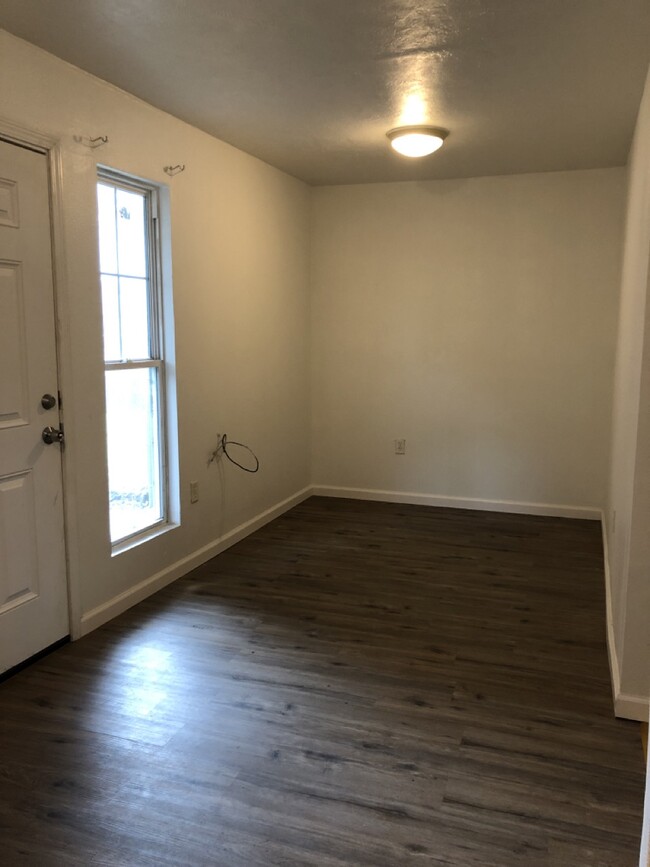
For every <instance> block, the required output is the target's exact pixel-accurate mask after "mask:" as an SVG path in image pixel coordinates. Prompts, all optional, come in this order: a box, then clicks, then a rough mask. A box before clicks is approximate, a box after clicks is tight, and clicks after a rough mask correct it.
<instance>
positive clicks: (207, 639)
mask: <svg viewBox="0 0 650 867" xmlns="http://www.w3.org/2000/svg"><path fill="white" fill-rule="evenodd" d="M604 639H605V621H604V592H603V575H602V551H601V542H600V529H599V526H598V524H597V523H593V522H586V521H571V520H563V519H554V518H553V519H551V518H537V517H528V516H517V515H500V514H494V513H485V512H469V511H460V510H445V509H431V508H425V507H415V506H400V505H391V504H384V503H358V502H353V501H344V500H328V499H319V498H312V499H311V500H308V501H307V502H305V503H303V504H302V505H301V506H298V507H297V508H296V509H294V510H292V511H291V512H289V513H287V514H286V515H284V516H283V517H281V518H279V519H278V520H276V521H274V522H273V523H272V524H269V525H268V526H267V527H265V528H264V529H262V530H260V531H259V532H257V533H255V534H254V535H253V536H251V537H249V538H248V539H246V540H245V541H243V542H241V543H240V544H239V545H237V546H235V547H234V548H231V549H230V550H229V551H227V552H225V553H224V554H222V555H220V556H219V557H216V558H215V559H214V560H212V561H211V562H209V563H207V564H206V565H205V566H203V567H201V568H200V569H197V570H195V571H194V572H192V573H191V574H189V575H188V576H186V577H185V578H184V579H182V580H180V581H178V582H176V583H175V584H174V585H172V586H170V587H168V588H167V589H165V590H164V591H162V592H160V593H158V594H157V595H156V596H154V597H151V598H150V599H148V600H146V601H145V602H143V603H142V604H141V605H139V606H137V607H136V608H134V609H131V610H130V611H129V612H127V613H126V614H124V615H123V616H121V617H119V618H117V619H116V620H114V621H112V622H111V623H109V624H107V625H106V626H105V627H103V628H102V629H100V630H97V631H96V632H94V633H92V634H91V635H89V636H87V637H86V638H85V639H83V640H81V641H79V642H76V643H74V644H70V645H67V646H66V647H63V648H61V649H60V650H58V651H56V652H55V653H54V654H52V655H51V656H49V657H47V658H46V659H43V660H40V661H39V662H37V663H35V664H34V665H33V666H32V667H30V668H29V669H27V670H25V671H22V672H20V673H19V674H17V675H16V676H15V677H13V678H11V679H10V680H8V681H7V682H5V683H4V684H2V685H0V861H1V863H2V864H3V865H4V867H13V865H23V864H29V865H39V867H50V865H66V867H67V865H71V867H76V865H83V867H88V865H104V867H109V865H110V867H118V865H119V867H125V865H129V867H131V865H137V867H154V865H155V867H171V865H173V867H179V865H188V867H201V865H206V867H207V865H218V867H221V865H223V867H271V865H282V867H294V865H295V867H297V865H317V867H343V865H353V867H395V865H398V867H399V865H413V867H419V865H446V867H452V865H453V867H476V865H480V867H519V865H530V867H588V865H589V867H633V865H636V864H637V863H638V849H639V837H640V828H641V818H642V802H643V783H644V778H643V756H642V749H641V741H640V737H639V729H638V725H637V724H635V723H631V722H625V721H621V720H616V719H614V717H613V711H612V702H611V693H610V686H609V679H608V668H607V653H606V648H605V640H604Z"/></svg>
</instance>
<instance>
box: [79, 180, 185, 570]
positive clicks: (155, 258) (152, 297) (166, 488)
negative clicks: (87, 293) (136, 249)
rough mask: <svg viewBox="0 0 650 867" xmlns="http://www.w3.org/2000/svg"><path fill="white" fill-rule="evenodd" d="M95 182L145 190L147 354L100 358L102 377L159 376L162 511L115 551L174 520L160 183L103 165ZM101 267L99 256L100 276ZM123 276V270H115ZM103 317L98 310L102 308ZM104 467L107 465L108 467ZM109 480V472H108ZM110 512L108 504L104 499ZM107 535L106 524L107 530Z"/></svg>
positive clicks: (121, 541)
mask: <svg viewBox="0 0 650 867" xmlns="http://www.w3.org/2000/svg"><path fill="white" fill-rule="evenodd" d="M100 183H104V184H107V185H110V186H112V187H114V188H117V189H122V190H126V191H128V192H134V193H138V194H139V195H144V199H145V244H146V254H147V283H148V286H147V301H148V311H149V335H148V336H149V358H141V359H140V358H139V359H126V360H119V361H118V360H111V361H106V360H105V359H104V360H103V369H104V378H105V376H106V373H107V372H109V371H123V370H140V369H155V370H156V371H157V377H158V419H157V421H158V442H159V478H160V488H161V491H160V504H161V512H162V516H161V517H160V518H159V519H158V520H157V521H154V522H152V523H151V524H148V525H147V526H146V527H143V528H141V529H139V530H137V531H135V532H133V533H129V534H128V535H126V536H122V537H121V538H119V539H117V540H115V541H113V540H112V539H111V540H110V544H111V554H112V556H115V555H116V554H120V553H122V552H123V551H126V550H129V549H131V548H133V547H136V546H137V545H140V544H142V543H143V542H146V541H148V540H149V539H152V538H155V537H156V536H159V535H161V533H164V532H166V531H167V530H170V529H173V528H174V527H176V526H178V524H177V523H176V522H174V521H173V520H172V517H171V515H172V492H171V476H170V468H171V460H170V443H171V441H172V437H171V436H170V422H171V419H170V417H169V412H168V395H167V388H168V377H167V370H166V368H167V358H166V355H167V353H166V351H165V349H166V345H167V344H166V338H167V335H166V334H165V321H164V312H165V289H164V285H163V267H162V257H163V251H162V238H161V231H160V196H161V193H162V189H161V187H160V186H159V185H158V184H156V183H154V182H152V181H147V180H145V179H141V178H137V177H133V176H130V175H127V174H125V173H123V172H120V171H116V170H114V169H110V168H107V167H104V166H98V167H97V176H96V180H95V188H97V185H98V184H100ZM103 273H104V272H102V271H101V262H100V268H99V276H100V278H101V275H102V274H103ZM119 276H123V275H119ZM102 321H103V311H102ZM107 469H108V467H107ZM106 478H107V482H108V475H107V477H106ZM109 516H110V504H109ZM109 537H110V530H109Z"/></svg>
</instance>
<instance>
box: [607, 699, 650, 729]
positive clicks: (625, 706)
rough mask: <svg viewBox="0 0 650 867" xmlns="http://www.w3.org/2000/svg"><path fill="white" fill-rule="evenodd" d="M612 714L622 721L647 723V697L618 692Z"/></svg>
mask: <svg viewBox="0 0 650 867" xmlns="http://www.w3.org/2000/svg"><path fill="white" fill-rule="evenodd" d="M614 713H615V715H616V716H617V717H622V718H623V719H633V720H637V721H638V722H648V697H647V696H643V695H630V694H629V693H626V692H619V693H618V695H617V696H616V698H615V699H614Z"/></svg>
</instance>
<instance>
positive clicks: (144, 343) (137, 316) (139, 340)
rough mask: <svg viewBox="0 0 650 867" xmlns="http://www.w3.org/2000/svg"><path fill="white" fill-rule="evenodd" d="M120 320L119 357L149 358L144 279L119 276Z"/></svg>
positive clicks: (146, 292) (146, 294) (147, 313)
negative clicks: (120, 343)
mask: <svg viewBox="0 0 650 867" xmlns="http://www.w3.org/2000/svg"><path fill="white" fill-rule="evenodd" d="M120 321H121V323H122V355H121V358H128V359H130V360H134V359H140V358H149V357H150V350H149V300H148V291H147V281H146V280H142V279H139V278H137V277H120Z"/></svg>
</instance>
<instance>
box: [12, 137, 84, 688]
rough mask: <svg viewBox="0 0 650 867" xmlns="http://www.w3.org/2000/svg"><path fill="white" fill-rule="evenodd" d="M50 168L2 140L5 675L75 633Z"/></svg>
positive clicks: (37, 157) (39, 158) (35, 155)
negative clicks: (58, 431)
mask: <svg viewBox="0 0 650 867" xmlns="http://www.w3.org/2000/svg"><path fill="white" fill-rule="evenodd" d="M46 393H49V394H53V395H58V383H57V371H56V340H55V320H54V295H53V285H52V258H51V237H50V204H49V182H48V168H47V159H46V157H45V155H44V154H40V153H36V152H34V151H30V150H27V149H25V148H21V147H18V146H16V145H12V144H8V143H7V142H3V141H0V671H5V670H6V669H8V668H11V667H12V666H14V665H16V664H18V663H19V662H22V661H23V660H24V659H27V658H28V657H30V656H32V655H34V654H35V653H37V652H38V651H39V650H42V649H43V648H45V647H48V646H49V645H50V644H53V643H54V642H55V641H58V640H59V639H61V638H64V637H65V636H66V635H67V634H68V612H67V584H66V570H65V548H64V536H63V495H62V494H63V492H62V477H61V446H59V445H58V444H53V445H46V444H45V443H44V442H43V440H42V438H41V432H42V430H43V428H44V427H45V426H47V425H51V426H53V427H58V426H59V422H60V418H59V409H58V405H57V406H55V407H53V408H52V409H49V410H46V409H44V408H43V406H42V405H41V397H42V396H43V395H44V394H46Z"/></svg>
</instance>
